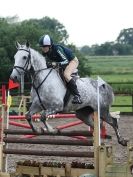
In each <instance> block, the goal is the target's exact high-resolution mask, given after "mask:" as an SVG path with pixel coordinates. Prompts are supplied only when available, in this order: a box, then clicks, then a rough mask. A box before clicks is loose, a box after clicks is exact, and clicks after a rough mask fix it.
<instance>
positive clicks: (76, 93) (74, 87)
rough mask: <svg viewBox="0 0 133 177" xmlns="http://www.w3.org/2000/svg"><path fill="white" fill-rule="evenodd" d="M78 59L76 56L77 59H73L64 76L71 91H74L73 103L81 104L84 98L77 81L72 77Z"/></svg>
mask: <svg viewBox="0 0 133 177" xmlns="http://www.w3.org/2000/svg"><path fill="white" fill-rule="evenodd" d="M78 63H79V62H78V59H77V58H76V57H75V59H73V60H72V61H71V62H70V63H69V65H68V66H67V67H66V69H65V71H64V77H65V79H66V81H67V83H68V84H67V86H68V89H69V90H70V92H71V93H72V95H73V96H74V97H73V100H72V103H73V104H81V103H82V100H81V97H80V94H79V91H78V88H77V85H76V82H75V81H74V80H73V79H72V77H71V74H72V73H73V72H74V71H75V69H77V67H78Z"/></svg>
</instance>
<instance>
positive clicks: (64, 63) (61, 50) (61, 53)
mask: <svg viewBox="0 0 133 177" xmlns="http://www.w3.org/2000/svg"><path fill="white" fill-rule="evenodd" d="M57 53H58V55H59V56H60V57H61V60H62V61H60V62H59V64H60V65H61V66H62V65H67V64H68V63H69V60H68V58H67V56H66V54H65V53H64V51H63V49H62V48H61V47H58V49H57Z"/></svg>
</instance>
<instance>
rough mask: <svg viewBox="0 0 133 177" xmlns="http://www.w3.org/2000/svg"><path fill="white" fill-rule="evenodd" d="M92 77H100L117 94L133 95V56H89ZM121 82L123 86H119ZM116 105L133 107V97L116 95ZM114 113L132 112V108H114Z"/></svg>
mask: <svg viewBox="0 0 133 177" xmlns="http://www.w3.org/2000/svg"><path fill="white" fill-rule="evenodd" d="M86 58H87V60H88V63H87V65H88V67H90V68H91V72H92V74H91V77H92V78H95V79H97V76H100V77H101V78H102V79H104V80H105V81H106V82H108V83H110V84H111V86H112V87H113V90H114V92H115V93H129V94H131V95H133V56H87V57H86ZM118 82H121V83H122V84H117V83H118ZM114 105H132V96H124V95H117V94H115V102H114ZM111 110H112V111H118V110H119V111H121V112H132V107H112V108H111Z"/></svg>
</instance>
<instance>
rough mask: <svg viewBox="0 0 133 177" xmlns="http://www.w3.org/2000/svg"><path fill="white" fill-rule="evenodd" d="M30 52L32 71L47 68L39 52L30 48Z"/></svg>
mask: <svg viewBox="0 0 133 177" xmlns="http://www.w3.org/2000/svg"><path fill="white" fill-rule="evenodd" d="M31 54H32V60H31V64H32V67H33V68H34V71H38V70H41V69H44V68H47V66H46V60H45V58H44V57H43V56H42V55H41V54H40V53H39V52H37V51H35V50H33V49H31Z"/></svg>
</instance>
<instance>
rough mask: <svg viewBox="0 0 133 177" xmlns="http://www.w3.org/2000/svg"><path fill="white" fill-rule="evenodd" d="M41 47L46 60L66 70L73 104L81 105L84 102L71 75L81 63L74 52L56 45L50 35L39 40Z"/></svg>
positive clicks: (65, 73) (66, 78)
mask: <svg viewBox="0 0 133 177" xmlns="http://www.w3.org/2000/svg"><path fill="white" fill-rule="evenodd" d="M39 46H40V47H41V49H42V52H43V55H44V56H45V57H46V59H48V60H51V61H52V66H53V67H56V66H57V65H59V66H60V67H61V68H63V70H64V77H65V80H66V82H67V86H68V89H69V90H70V92H71V94H72V95H73V96H74V97H73V100H72V103H73V104H81V103H82V100H81V97H80V94H79V91H78V89H77V85H76V82H75V81H74V79H73V78H72V77H71V74H72V73H74V71H75V70H76V69H77V67H78V65H79V61H78V59H77V57H76V56H75V55H74V54H73V52H72V51H71V50H70V49H69V48H66V47H64V46H62V45H59V44H54V43H53V40H52V39H51V37H50V36H49V35H43V36H41V37H40V39H39Z"/></svg>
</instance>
